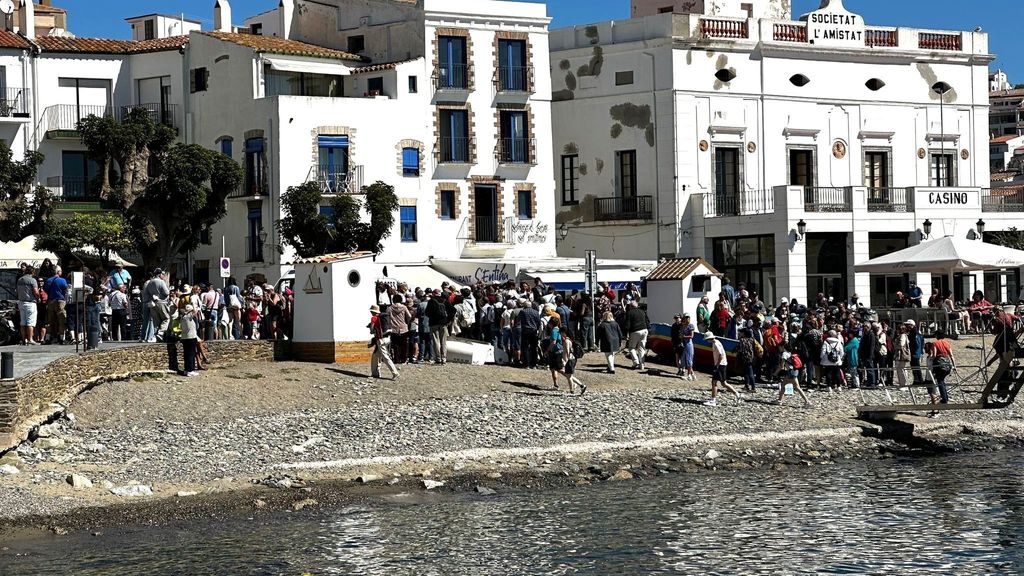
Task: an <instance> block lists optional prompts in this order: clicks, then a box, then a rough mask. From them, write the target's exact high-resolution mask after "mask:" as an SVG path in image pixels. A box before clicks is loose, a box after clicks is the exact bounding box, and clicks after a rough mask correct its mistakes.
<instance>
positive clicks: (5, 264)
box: [0, 236, 58, 270]
mask: <svg viewBox="0 0 1024 576" xmlns="http://www.w3.org/2000/svg"><path fill="white" fill-rule="evenodd" d="M35 244H36V237H35V236H29V237H28V238H25V239H23V240H21V241H20V242H0V270H8V269H14V270H16V269H17V268H18V266H19V265H20V264H21V263H22V262H28V263H29V264H31V265H33V266H39V265H40V264H42V263H43V260H45V259H47V258H49V259H50V260H51V261H52V262H54V263H56V262H57V260H58V259H57V255H56V254H54V253H52V252H46V251H43V250H36V249H35Z"/></svg>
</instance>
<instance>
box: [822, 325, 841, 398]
mask: <svg viewBox="0 0 1024 576" xmlns="http://www.w3.org/2000/svg"><path fill="white" fill-rule="evenodd" d="M844 355H845V353H844V350H843V343H842V342H841V341H840V340H839V335H838V334H836V331H835V330H829V332H828V338H826V339H825V341H824V342H823V343H822V345H821V372H822V379H823V380H824V381H825V386H826V387H828V391H829V392H830V393H831V392H832V391H833V390H836V389H838V388H839V385H840V382H841V380H840V378H841V377H840V375H839V370H840V368H841V367H842V365H843V357H844Z"/></svg>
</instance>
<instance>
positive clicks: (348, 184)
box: [316, 166, 363, 196]
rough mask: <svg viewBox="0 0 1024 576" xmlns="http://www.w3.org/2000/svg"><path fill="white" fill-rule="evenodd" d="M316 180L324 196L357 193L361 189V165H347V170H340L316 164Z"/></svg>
mask: <svg viewBox="0 0 1024 576" xmlns="http://www.w3.org/2000/svg"><path fill="white" fill-rule="evenodd" d="M316 181H317V182H319V183H320V193H321V194H323V195H325V196H337V195H339V194H359V193H361V192H362V191H363V167H362V166H349V167H348V170H345V171H340V170H338V169H337V168H334V167H329V166H318V167H317V168H316Z"/></svg>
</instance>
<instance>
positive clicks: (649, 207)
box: [594, 196, 654, 222]
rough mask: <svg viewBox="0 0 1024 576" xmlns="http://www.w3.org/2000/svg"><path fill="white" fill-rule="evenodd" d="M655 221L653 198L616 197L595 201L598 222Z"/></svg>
mask: <svg viewBox="0 0 1024 576" xmlns="http://www.w3.org/2000/svg"><path fill="white" fill-rule="evenodd" d="M653 219H654V197H653V196H630V197H628V198H622V197H616V198H595V199H594V220H595V221H596V222H612V221H616V220H653Z"/></svg>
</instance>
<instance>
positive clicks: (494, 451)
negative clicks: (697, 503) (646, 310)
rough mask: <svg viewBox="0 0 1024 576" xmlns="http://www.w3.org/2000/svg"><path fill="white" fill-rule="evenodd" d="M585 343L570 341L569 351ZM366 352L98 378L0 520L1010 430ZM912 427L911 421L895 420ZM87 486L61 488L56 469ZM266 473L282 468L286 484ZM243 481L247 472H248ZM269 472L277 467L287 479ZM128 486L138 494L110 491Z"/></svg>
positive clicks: (201, 511) (724, 460) (977, 419)
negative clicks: (389, 365) (568, 380)
mask: <svg viewBox="0 0 1024 576" xmlns="http://www.w3.org/2000/svg"><path fill="white" fill-rule="evenodd" d="M588 360H589V358H588ZM366 373H368V369H367V368H366V367H365V366H352V367H342V368H339V367H324V366H310V365H300V364H291V363H282V364H274V365H270V364H255V363H254V364H237V365H229V364H226V365H224V366H218V367H216V369H215V370H211V371H210V372H208V373H206V374H204V375H203V376H202V377H200V378H194V379H182V378H175V377H166V376H165V377H156V378H136V379H133V380H130V381H127V382H119V383H107V384H104V385H102V386H99V387H96V388H94V389H92V390H89V391H88V392H86V393H85V394H83V395H82V396H81V397H79V399H78V400H77V401H76V402H74V403H73V405H72V406H71V407H70V412H71V413H72V414H73V421H69V420H61V421H59V422H57V423H55V424H54V425H53V426H50V427H48V428H47V429H44V430H43V432H44V437H41V438H37V439H36V440H35V442H32V443H26V444H23V445H22V446H21V447H20V448H19V451H18V452H12V453H9V454H7V455H5V456H4V458H3V459H0V465H2V464H9V465H13V466H15V467H17V468H18V469H19V473H18V474H15V475H12V476H0V498H2V499H3V501H4V502H5V507H3V509H2V510H0V533H6V534H14V533H16V532H18V531H20V530H24V529H44V530H51V531H54V532H57V533H63V532H65V531H74V530H99V529H102V528H103V527H104V526H118V525H133V524H154V523H156V524H159V523H170V522H186V523H187V522H188V521H189V520H202V519H208V518H210V517H217V516H220V515H229V514H253V513H270V512H271V511H276V510H292V509H294V507H296V506H298V507H299V508H302V507H311V506H332V505H335V504H344V503H348V502H352V501H359V500H365V499H372V498H377V497H380V496H381V495H385V494H389V493H394V492H409V491H424V490H426V487H425V485H424V484H425V481H430V482H443V483H444V484H443V486H439V487H435V488H433V489H432V490H431V492H442V493H456V494H458V493H470V494H481V493H482V494H483V495H487V494H490V491H492V490H495V491H498V492H501V491H506V490H520V489H536V488H545V487H558V486H575V485H579V484H589V483H595V482H605V481H617V480H627V479H633V478H638V479H642V478H645V477H651V476H657V475H664V474H677V473H679V474H684V473H698V472H700V473H703V472H706V471H709V470H719V471H721V470H745V469H752V468H765V467H769V468H771V467H784V466H805V465H827V464H832V463H836V462H842V461H845V460H851V459H856V458H878V457H891V456H893V455H896V454H909V455H927V454H936V453H943V452H944V451H949V450H989V449H992V447H993V446H997V447H1004V446H1016V445H1018V443H1017V440H1016V438H1018V437H1020V436H1021V434H1020V432H1021V431H1022V430H1024V419H1020V418H1018V417H1017V416H1016V414H1015V412H1013V411H1012V409H1009V410H1003V411H998V412H986V413H952V414H948V415H944V416H943V417H942V418H940V419H938V420H928V419H923V418H917V417H903V418H901V419H900V421H899V422H897V423H895V424H893V425H889V426H886V427H885V429H883V428H882V427H880V426H878V425H876V424H869V423H865V422H862V421H858V420H856V419H855V418H854V415H855V410H854V408H855V406H856V405H857V403H858V402H859V401H860V399H859V397H858V396H857V395H856V394H853V393H849V392H847V393H844V394H842V395H827V394H823V393H815V394H812V401H814V402H815V406H814V407H813V408H810V409H803V408H798V407H797V404H798V401H797V400H795V399H791V400H790V401H789V405H787V406H782V407H780V406H773V405H771V404H770V399H771V398H772V396H773V394H772V393H771V392H769V391H767V390H765V391H762V392H760V393H759V394H756V395H754V396H752V397H750V398H748V399H747V401H745V402H742V403H734V402H733V401H731V400H730V401H728V402H723V403H722V404H721V405H720V406H719V407H717V408H707V407H704V406H701V405H700V400H701V399H702V398H705V397H706V396H707V383H706V382H704V381H699V382H695V383H693V382H683V381H680V380H678V379H676V378H674V377H670V375H669V374H667V373H664V372H655V373H653V374H638V373H636V372H632V371H625V370H620V371H619V374H617V375H615V376H610V375H605V374H602V373H600V367H598V366H596V365H590V364H589V363H587V364H586V365H585V367H584V372H583V375H584V376H585V378H586V380H587V382H588V383H589V384H590V386H591V390H590V392H588V394H587V396H585V397H583V398H579V397H569V396H567V395H565V394H564V392H563V393H556V392H555V391H553V390H551V389H550V380H549V377H548V374H547V373H546V372H542V371H523V370H516V369H512V368H503V367H494V366H488V367H472V366H454V365H449V366H447V367H443V368H439V367H433V366H429V367H428V366H408V367H407V368H406V370H405V371H404V374H403V377H402V378H401V379H400V380H399V381H398V382H391V381H373V380H369V379H367V378H366V377H365V374H366ZM908 432H913V433H914V435H913V437H912V438H911V437H908V436H907V433H908ZM71 474H78V475H81V476H84V477H85V478H87V479H88V480H89V482H90V483H91V484H92V487H91V488H82V487H79V488H74V487H72V486H71V485H69V484H68V483H67V481H66V479H67V478H68V476H69V475H71ZM285 477H290V478H293V479H294V478H300V479H301V481H299V482H296V483H295V485H293V486H292V487H288V488H281V487H277V488H274V487H269V486H267V484H270V485H277V486H281V484H282V482H281V481H282V479H284V478H285ZM260 482H263V483H262V484H261V483H260ZM284 484H288V482H287V481H285V482H284ZM133 485H138V486H145V487H146V488H147V489H148V490H146V491H144V492H145V493H147V494H148V492H149V491H152V494H151V495H145V496H137V497H127V496H117V495H115V494H113V493H112V489H113V490H117V489H119V488H124V487H127V486H133Z"/></svg>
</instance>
